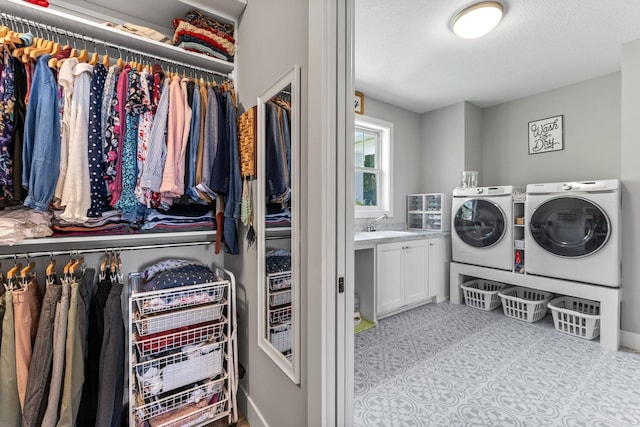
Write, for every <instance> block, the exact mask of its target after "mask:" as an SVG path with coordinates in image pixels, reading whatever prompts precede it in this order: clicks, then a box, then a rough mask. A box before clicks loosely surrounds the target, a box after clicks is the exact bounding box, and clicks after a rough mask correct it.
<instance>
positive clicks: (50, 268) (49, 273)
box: [45, 258, 56, 277]
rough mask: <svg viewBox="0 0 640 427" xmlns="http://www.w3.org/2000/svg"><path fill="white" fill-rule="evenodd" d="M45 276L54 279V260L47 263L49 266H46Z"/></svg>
mask: <svg viewBox="0 0 640 427" xmlns="http://www.w3.org/2000/svg"><path fill="white" fill-rule="evenodd" d="M45 275H46V276H47V277H54V276H55V275H56V260H55V259H53V258H51V261H49V265H47V268H46V270H45Z"/></svg>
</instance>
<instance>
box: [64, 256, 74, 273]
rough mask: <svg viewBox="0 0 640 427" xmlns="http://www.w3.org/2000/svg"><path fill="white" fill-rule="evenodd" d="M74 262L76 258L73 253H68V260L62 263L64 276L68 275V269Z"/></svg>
mask: <svg viewBox="0 0 640 427" xmlns="http://www.w3.org/2000/svg"><path fill="white" fill-rule="evenodd" d="M75 262H76V260H75V259H74V258H73V254H71V253H69V261H68V262H67V263H66V264H65V265H64V269H63V270H62V272H63V273H64V275H65V276H68V275H69V269H70V268H71V266H72V265H73V264H74V263H75Z"/></svg>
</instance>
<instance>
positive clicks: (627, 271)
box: [620, 40, 640, 348]
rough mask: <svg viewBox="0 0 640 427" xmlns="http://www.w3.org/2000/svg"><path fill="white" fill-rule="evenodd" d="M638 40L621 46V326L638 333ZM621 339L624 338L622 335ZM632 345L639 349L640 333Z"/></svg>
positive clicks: (639, 194)
mask: <svg viewBox="0 0 640 427" xmlns="http://www.w3.org/2000/svg"><path fill="white" fill-rule="evenodd" d="M639 76H640V40H636V41H634V42H631V43H627V44H625V45H623V47H622V85H621V86H622V143H621V163H622V164H621V174H620V176H621V178H622V182H623V187H622V230H624V232H623V238H622V329H623V330H624V331H628V332H631V333H635V334H640V310H638V307H639V306H640V264H639V263H638V259H639V258H638V257H639V255H640V249H639V246H640V225H639V224H638V212H640V167H638V159H640V139H639V138H638V119H639V118H640V77H639ZM622 338H623V340H624V339H625V338H626V337H625V336H624V335H623V337H622ZM631 341H635V344H636V345H635V346H634V348H640V335H637V336H635V340H631Z"/></svg>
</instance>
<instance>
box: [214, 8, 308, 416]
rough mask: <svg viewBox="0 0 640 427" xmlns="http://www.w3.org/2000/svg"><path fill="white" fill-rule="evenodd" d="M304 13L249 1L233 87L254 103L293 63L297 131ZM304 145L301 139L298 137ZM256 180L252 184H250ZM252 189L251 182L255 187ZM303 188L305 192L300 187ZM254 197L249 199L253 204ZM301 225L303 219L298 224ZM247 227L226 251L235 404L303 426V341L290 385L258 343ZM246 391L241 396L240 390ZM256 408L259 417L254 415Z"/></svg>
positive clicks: (243, 104)
mask: <svg viewBox="0 0 640 427" xmlns="http://www.w3.org/2000/svg"><path fill="white" fill-rule="evenodd" d="M307 17H308V2H306V1H298V0H279V1H277V2H272V1H270V2H261V1H253V2H250V4H248V5H247V7H246V9H245V11H244V14H243V15H242V17H241V18H240V20H239V24H238V35H237V38H238V40H239V45H238V54H237V57H236V58H237V68H236V69H237V70H238V75H237V80H236V81H237V83H236V84H237V89H238V94H239V105H240V106H239V110H240V112H243V111H245V110H246V109H248V108H250V107H252V106H254V105H256V98H257V97H258V95H260V94H261V93H263V92H264V91H265V90H266V89H268V88H269V87H270V86H271V85H272V84H273V83H274V82H275V81H276V80H277V79H278V78H279V77H281V76H282V75H283V74H284V73H285V72H287V71H288V70H289V69H290V68H291V67H293V65H294V64H299V65H300V66H301V67H302V114H301V119H302V121H301V134H302V135H305V134H306V132H307V123H308V122H307V114H306V108H305V103H306V82H307V78H306V76H307V54H308V47H307V46H308V43H307V33H308V29H307ZM284 41H286V48H284V47H283V46H284V45H283V44H282V43H284ZM302 141H303V144H304V141H305V138H302ZM254 185H255V183H254ZM254 188H255V187H254ZM303 193H304V191H303ZM255 202H256V201H255V200H254V203H255ZM303 226H304V224H303ZM245 234H246V230H245V229H243V230H241V232H240V238H241V239H242V242H243V247H242V249H241V251H242V254H241V255H240V256H226V257H225V266H226V267H228V268H229V269H230V270H232V271H234V273H236V275H237V280H238V298H237V301H238V318H239V331H238V332H239V334H238V335H239V340H238V344H239V348H238V354H239V360H240V363H242V365H243V366H244V367H245V368H246V373H245V377H244V379H243V380H242V381H241V382H240V385H241V390H240V391H239V393H238V397H239V401H240V405H241V408H242V410H243V411H245V413H246V414H247V418H248V421H249V423H250V424H251V425H252V426H254V427H260V426H261V425H263V422H265V423H266V424H268V425H270V426H283V427H286V426H292V427H297V426H302V425H307V391H308V388H307V378H306V358H307V351H306V346H307V340H306V336H305V334H302V341H301V348H302V354H301V361H302V362H301V363H302V366H301V372H302V381H301V385H300V386H298V385H295V384H294V383H293V382H292V381H291V380H289V378H288V377H287V376H286V375H285V374H283V373H282V371H281V370H280V369H279V368H278V367H277V366H276V365H275V363H274V362H273V361H271V359H270V358H269V357H267V355H266V354H265V353H264V352H263V351H262V350H261V349H260V348H259V347H258V336H257V332H258V331H257V324H258V321H257V291H256V268H257V265H256V251H255V248H248V247H247V245H246V239H245ZM306 295H307V291H306V288H305V287H304V286H303V287H302V289H301V302H302V304H303V307H302V310H301V323H302V324H301V330H302V331H304V330H306V328H307V317H306V316H305V313H306V312H307V310H306V309H305V307H304V301H306ZM245 392H246V395H245V394H244V393H245ZM255 409H257V410H258V411H259V412H260V414H261V415H262V416H263V417H264V419H263V420H261V419H259V418H258V414H257V413H256V412H255V411H254V410H255Z"/></svg>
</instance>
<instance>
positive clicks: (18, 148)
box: [7, 61, 27, 205]
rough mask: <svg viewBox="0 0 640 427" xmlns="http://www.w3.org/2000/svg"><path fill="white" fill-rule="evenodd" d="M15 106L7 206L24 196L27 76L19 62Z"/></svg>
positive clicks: (16, 64) (15, 79)
mask: <svg viewBox="0 0 640 427" xmlns="http://www.w3.org/2000/svg"><path fill="white" fill-rule="evenodd" d="M13 71H14V83H13V90H14V93H15V98H16V100H15V104H14V109H13V125H14V126H13V159H12V161H11V167H12V169H13V194H10V195H8V196H7V203H8V204H9V205H12V204H19V203H21V202H23V201H24V198H25V196H26V195H25V194H24V191H23V189H22V185H21V182H22V149H23V144H24V120H25V115H26V114H27V104H26V99H27V74H26V71H25V67H24V64H22V63H21V62H19V61H15V63H14V69H13Z"/></svg>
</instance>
